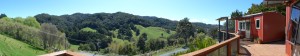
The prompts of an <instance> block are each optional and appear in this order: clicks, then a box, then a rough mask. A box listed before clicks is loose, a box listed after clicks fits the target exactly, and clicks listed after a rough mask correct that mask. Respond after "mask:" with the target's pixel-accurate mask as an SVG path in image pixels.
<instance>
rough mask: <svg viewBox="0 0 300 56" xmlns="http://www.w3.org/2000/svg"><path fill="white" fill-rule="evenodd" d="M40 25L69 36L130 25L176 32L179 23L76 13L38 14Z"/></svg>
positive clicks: (144, 17)
mask: <svg viewBox="0 0 300 56" xmlns="http://www.w3.org/2000/svg"><path fill="white" fill-rule="evenodd" d="M34 17H35V18H36V19H37V21H38V22H40V23H52V24H55V25H56V26H57V27H58V28H59V30H60V31H62V32H65V33H66V34H67V36H70V34H72V33H74V32H76V31H79V30H80V29H82V28H85V27H90V28H92V29H96V30H98V31H99V33H102V34H108V35H110V33H109V30H115V29H119V28H120V27H124V26H127V25H130V24H134V25H142V26H144V27H148V26H153V27H162V28H165V29H169V30H175V28H176V25H177V23H178V21H172V20H169V19H165V18H158V17H154V16H139V15H133V14H129V13H124V12H116V13H94V14H83V13H74V14H72V15H60V16H57V15H50V14H45V13H42V14H38V15H35V16H34ZM192 23H193V24H194V25H195V26H198V27H201V28H204V29H211V28H214V27H216V25H211V24H205V23H201V22H192Z"/></svg>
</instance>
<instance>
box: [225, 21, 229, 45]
mask: <svg viewBox="0 0 300 56" xmlns="http://www.w3.org/2000/svg"><path fill="white" fill-rule="evenodd" d="M225 19H226V40H227V39H229V32H228V17H226V18H225Z"/></svg>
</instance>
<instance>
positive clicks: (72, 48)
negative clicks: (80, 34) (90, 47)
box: [69, 44, 79, 51]
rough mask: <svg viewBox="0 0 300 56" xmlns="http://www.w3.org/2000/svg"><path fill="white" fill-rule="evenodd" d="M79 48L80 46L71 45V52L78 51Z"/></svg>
mask: <svg viewBox="0 0 300 56" xmlns="http://www.w3.org/2000/svg"><path fill="white" fill-rule="evenodd" d="M78 47H79V45H72V44H71V47H70V49H69V50H71V51H78Z"/></svg>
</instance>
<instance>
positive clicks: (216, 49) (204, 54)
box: [181, 32, 240, 56]
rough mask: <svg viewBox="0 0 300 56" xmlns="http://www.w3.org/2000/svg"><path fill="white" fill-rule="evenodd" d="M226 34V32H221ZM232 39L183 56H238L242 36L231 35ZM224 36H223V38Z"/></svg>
mask: <svg viewBox="0 0 300 56" xmlns="http://www.w3.org/2000/svg"><path fill="white" fill-rule="evenodd" d="M221 33H226V32H221ZM229 34H230V35H229V36H230V38H229V39H227V40H225V41H222V42H220V43H217V44H215V45H212V46H209V47H206V48H204V49H200V50H197V51H194V52H191V53H187V54H183V55H181V56H237V55H238V52H239V48H240V43H239V39H240V36H239V35H237V34H234V33H229ZM223 36H224V35H221V37H223Z"/></svg>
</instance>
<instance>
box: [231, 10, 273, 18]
mask: <svg viewBox="0 0 300 56" xmlns="http://www.w3.org/2000/svg"><path fill="white" fill-rule="evenodd" d="M267 12H276V11H267ZM264 13H266V12H260V13H255V14H249V15H245V16H242V17H237V18H231V20H247V19H250V18H251V17H254V16H257V15H262V14H264Z"/></svg>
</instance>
